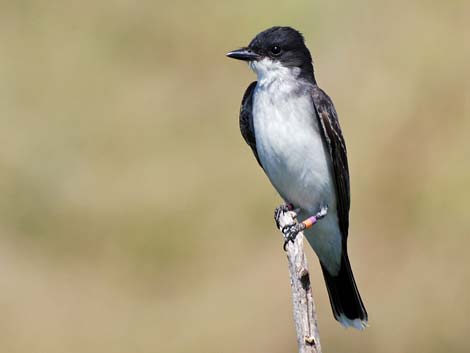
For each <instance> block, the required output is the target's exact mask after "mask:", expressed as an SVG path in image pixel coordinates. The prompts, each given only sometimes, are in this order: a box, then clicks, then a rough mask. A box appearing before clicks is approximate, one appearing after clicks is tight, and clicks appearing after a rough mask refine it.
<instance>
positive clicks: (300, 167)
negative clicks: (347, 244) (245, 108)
mask: <svg viewBox="0 0 470 353" xmlns="http://www.w3.org/2000/svg"><path fill="white" fill-rule="evenodd" d="M313 109H314V108H313V104H312V101H311V98H310V96H309V95H308V94H305V95H299V94H289V92H287V93H286V92H284V93H283V92H278V91H277V90H276V89H275V88H272V87H271V88H270V86H268V87H267V88H266V87H263V86H261V87H257V88H256V91H255V95H254V102H253V123H254V130H255V137H256V149H257V152H258V156H259V159H260V161H261V164H262V166H263V168H264V170H265V172H266V174H267V176H268V177H269V179H270V181H271V183H272V184H273V186H274V187H275V188H276V190H277V191H278V192H279V194H280V195H281V197H282V198H283V199H284V200H285V201H286V202H290V203H292V204H293V205H294V206H295V207H300V208H301V213H300V214H299V221H302V220H303V219H305V218H306V217H308V216H311V215H313V214H315V213H316V212H318V210H319V209H320V207H321V206H324V205H327V206H328V215H327V216H326V217H325V218H324V219H322V220H320V221H319V222H318V223H317V224H316V225H315V226H313V227H312V228H311V230H309V231H307V232H306V235H307V239H308V240H309V242H310V244H311V245H312V247H313V248H314V250H315V252H316V253H317V255H318V257H319V258H320V260H321V261H322V263H323V264H324V265H325V266H327V267H328V268H329V270H330V272H333V273H334V272H336V271H337V269H338V268H339V262H340V258H341V256H340V255H341V233H340V231H339V227H338V220H337V212H336V192H335V187H334V180H333V178H332V173H331V165H330V159H329V151H328V150H327V146H326V145H325V143H324V142H323V139H322V135H321V131H320V130H319V126H318V121H317V119H316V118H315V112H314V110H313Z"/></svg>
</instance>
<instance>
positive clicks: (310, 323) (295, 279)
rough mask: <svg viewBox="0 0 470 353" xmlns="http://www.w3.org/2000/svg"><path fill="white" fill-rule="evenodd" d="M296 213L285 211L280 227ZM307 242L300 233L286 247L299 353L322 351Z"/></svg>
mask: <svg viewBox="0 0 470 353" xmlns="http://www.w3.org/2000/svg"><path fill="white" fill-rule="evenodd" d="M295 216H296V214H295V213H294V212H292V211H288V212H284V213H283V214H282V215H281V216H280V218H279V230H281V229H282V227H284V226H285V225H287V224H291V223H292V222H294V218H295ZM303 242H304V235H303V233H299V234H298V235H297V237H296V239H295V241H294V242H289V244H287V248H286V253H287V261H288V264H289V273H290V284H291V288H292V302H293V306H294V321H295V329H296V331H297V343H298V346H299V353H321V345H320V335H319V332H318V325H317V312H316V309H315V303H314V301H313V295H312V287H311V285H310V275H309V272H308V265H307V257H306V256H305V253H304V245H303Z"/></svg>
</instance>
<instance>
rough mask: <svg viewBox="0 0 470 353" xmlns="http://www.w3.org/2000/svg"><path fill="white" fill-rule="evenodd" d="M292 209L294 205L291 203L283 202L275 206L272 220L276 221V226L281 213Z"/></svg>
mask: <svg viewBox="0 0 470 353" xmlns="http://www.w3.org/2000/svg"><path fill="white" fill-rule="evenodd" d="M293 210H294V205H293V204H291V203H284V204H282V205H280V206H279V207H276V209H275V210H274V221H276V226H277V227H278V228H279V226H280V224H279V219H280V218H281V215H282V214H283V213H286V212H289V211H293Z"/></svg>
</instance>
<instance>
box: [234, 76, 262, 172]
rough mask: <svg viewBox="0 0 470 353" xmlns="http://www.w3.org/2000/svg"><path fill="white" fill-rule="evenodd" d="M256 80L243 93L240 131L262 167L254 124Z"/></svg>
mask: <svg viewBox="0 0 470 353" xmlns="http://www.w3.org/2000/svg"><path fill="white" fill-rule="evenodd" d="M255 87H256V81H254V82H252V83H251V84H250V85H249V86H248V88H247V89H246V91H245V94H244V95H243V99H242V104H241V107H240V132H241V133H242V136H243V138H244V139H245V142H246V143H247V144H248V146H250V147H251V150H252V151H253V154H254V155H255V157H256V160H257V161H258V163H259V165H260V166H261V168H263V166H262V165H261V162H260V161H259V157H258V152H257V151H256V139H255V128H254V126H253V92H254V91H255Z"/></svg>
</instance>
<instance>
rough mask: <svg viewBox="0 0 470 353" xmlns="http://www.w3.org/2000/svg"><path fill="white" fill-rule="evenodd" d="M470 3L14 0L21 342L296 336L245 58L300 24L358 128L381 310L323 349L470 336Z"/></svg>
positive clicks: (353, 238) (15, 261) (356, 204)
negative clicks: (249, 138) (241, 51)
mask: <svg viewBox="0 0 470 353" xmlns="http://www.w3.org/2000/svg"><path fill="white" fill-rule="evenodd" d="M469 15H470V3H469V2H468V1H464V0H453V1H451V2H430V1H424V0H423V1H420V0H412V1H405V0H397V1H393V2H391V1H372V0H358V1H354V2H347V1H330V0H317V1H306V0H300V1H282V2H273V1H267V0H261V1H257V2H253V1H248V0H240V1H237V2H215V1H208V0H201V1H197V2H195V1H187V0H186V1H185V0H175V1H171V2H167V1H158V0H157V1H155V0H154V1H147V0H145V1H139V2H135V1H129V0H116V1H111V0H108V1H104V0H103V1H89V0H85V1H81V2H72V1H57V0H51V1H40V0H21V1H20V0H17V1H8V2H7V1H2V2H1V3H0V53H1V54H0V116H1V118H0V141H1V143H2V147H1V148H0V171H1V177H0V195H1V197H0V312H1V314H0V351H1V352H8V353H16V352H18V353H20V352H21V353H36V352H38V353H39V352H41V353H43V352H48V353H55V352H57V353H69V352H70V353H74V352H77V353H78V352H80V353H91V352H97V353H98V352H99V353H103V352H110V353H114V352H116V353H117V352H123V353H124V352H126V353H128V352H142V353H147V352H166V353H179V352H188V351H190V352H195V353H198V352H201V353H221V352H223V353H235V352H271V353H278V352H279V353H281V352H295V351H296V349H297V348H296V340H295V332H294V327H293V321H292V312H291V298H290V294H291V293H290V287H289V279H288V272H287V265H286V259H285V255H284V253H283V251H282V239H281V236H280V235H279V233H278V232H277V231H276V229H275V225H274V222H273V219H272V214H273V209H274V207H275V206H277V205H278V204H279V203H280V199H279V197H278V196H277V195H276V193H275V192H274V190H273V188H272V187H271V186H270V184H269V182H268V181H267V179H266V177H265V176H264V175H263V173H262V170H261V169H260V168H259V167H258V165H257V163H256V162H255V160H254V158H253V156H252V154H251V151H250V150H249V148H248V146H246V145H245V143H244V141H243V140H242V138H241V136H240V133H239V130H238V109H239V104H240V100H241V97H242V94H243V92H244V90H245V88H246V87H247V86H248V84H249V83H250V82H251V81H252V80H254V79H255V76H254V74H253V73H252V72H250V70H249V69H248V67H247V66H246V65H245V64H243V63H241V62H236V61H233V60H229V59H227V58H225V53H226V52H227V51H229V50H231V49H234V48H237V47H239V46H243V45H246V44H247V43H248V42H249V41H250V40H251V38H252V37H253V36H254V35H255V34H256V33H258V32H260V31H261V30H263V29H265V28H267V27H270V26H272V25H291V26H293V27H296V28H298V29H299V30H301V31H302V32H303V33H304V35H305V37H306V39H307V43H308V45H309V47H310V49H311V51H312V55H313V57H314V62H315V66H316V73H317V81H318V82H319V85H320V86H321V87H322V88H323V89H325V90H326V91H327V92H328V93H329V94H330V95H331V96H332V97H333V99H334V102H335V105H336V108H337V111H338V113H339V116H340V120H341V124H342V127H343V131H344V135H345V137H346V140H347V143H348V150H349V158H350V169H351V178H352V179H351V180H352V209H351V227H350V236H349V248H350V258H351V261H352V266H353V269H354V271H355V274H356V279H357V282H358V285H359V288H360V290H361V293H362V297H363V299H364V302H365V304H366V306H367V309H368V311H369V316H370V328H368V329H367V330H366V331H364V332H361V333H359V332H357V331H354V330H345V329H343V328H342V327H341V326H340V325H339V324H338V323H336V322H335V321H334V319H333V317H332V314H331V309H330V305H329V302H328V297H327V293H326V289H325V286H324V284H323V279H322V276H321V271H320V268H319V265H318V262H317V259H316V257H315V256H314V254H313V252H312V251H311V250H310V249H309V250H308V251H309V253H308V255H309V259H310V267H311V272H312V281H313V289H314V295H315V299H316V304H317V309H318V315H319V325H320V334H321V339H322V341H321V343H322V346H323V349H324V352H337V353H339V352H345V353H346V352H385V353H386V352H443V351H445V352H467V351H469V350H470V343H469V340H468V337H467V336H468V332H469V329H470V327H469V326H470V325H469V322H468V316H469V314H470V295H469V291H470V256H469V254H468V249H469V247H470V240H469V232H470V218H469V214H468V206H467V200H468V199H469V196H470V191H469V187H468V183H469V182H470V165H469V157H470V143H469V131H470V74H469V73H470V70H469V62H470V44H469V43H470V41H469V40H468V37H469V34H470V21H469Z"/></svg>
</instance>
